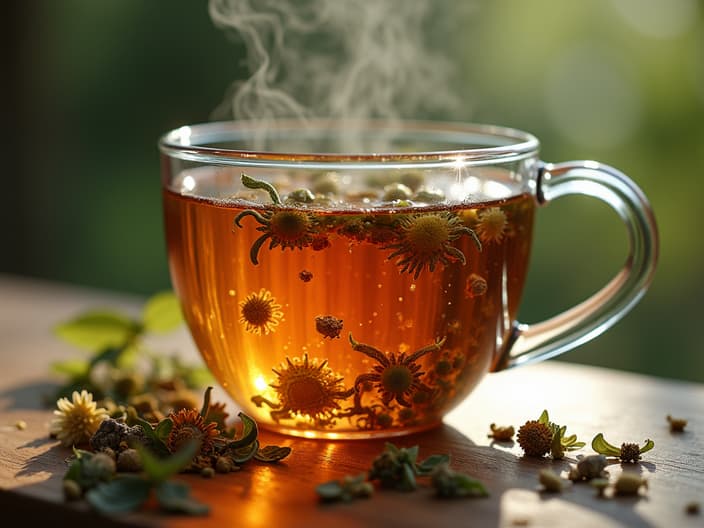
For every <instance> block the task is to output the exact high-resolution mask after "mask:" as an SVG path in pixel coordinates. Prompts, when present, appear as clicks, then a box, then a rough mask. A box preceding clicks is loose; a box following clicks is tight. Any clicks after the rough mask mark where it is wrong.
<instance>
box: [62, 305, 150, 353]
mask: <svg viewBox="0 0 704 528" xmlns="http://www.w3.org/2000/svg"><path fill="white" fill-rule="evenodd" d="M138 331H139V325H138V324H137V323H135V322H134V321H132V320H131V319H130V318H129V317H126V316H124V315H122V314H119V313H115V312H107V311H91V312H86V313H84V314H82V315H79V316H78V317H76V318H75V319H71V320H70V321H67V322H65V323H61V324H59V325H57V326H56V327H55V328H54V332H55V333H56V335H57V336H58V337H60V338H61V339H63V340H64V341H67V342H69V343H71V344H72V345H75V346H77V347H80V348H84V349H87V350H102V349H103V348H106V347H109V346H121V345H124V344H125V342H126V341H127V340H128V339H129V338H130V337H132V336H133V335H135V334H136V333H138Z"/></svg>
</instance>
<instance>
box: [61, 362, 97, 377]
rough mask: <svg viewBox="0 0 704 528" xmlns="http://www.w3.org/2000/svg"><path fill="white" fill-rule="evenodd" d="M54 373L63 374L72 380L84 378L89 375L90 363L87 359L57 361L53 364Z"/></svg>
mask: <svg viewBox="0 0 704 528" xmlns="http://www.w3.org/2000/svg"><path fill="white" fill-rule="evenodd" d="M51 370H52V372H54V373H56V374H63V375H65V376H70V377H71V378H83V377H85V376H87V375H88V371H89V370H90V363H88V361H86V360H85V359H67V360H65V361H55V362H54V363H52V364H51Z"/></svg>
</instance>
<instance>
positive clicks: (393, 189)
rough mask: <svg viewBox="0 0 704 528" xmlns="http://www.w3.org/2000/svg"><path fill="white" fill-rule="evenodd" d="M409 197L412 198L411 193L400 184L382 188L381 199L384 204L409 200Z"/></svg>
mask: <svg viewBox="0 0 704 528" xmlns="http://www.w3.org/2000/svg"><path fill="white" fill-rule="evenodd" d="M411 196H413V191H411V190H410V189H409V188H408V187H407V186H406V185H404V184H402V183H391V184H389V185H387V186H386V187H384V196H383V197H382V199H383V200H384V201H385V202H392V201H394V200H410V198H411Z"/></svg>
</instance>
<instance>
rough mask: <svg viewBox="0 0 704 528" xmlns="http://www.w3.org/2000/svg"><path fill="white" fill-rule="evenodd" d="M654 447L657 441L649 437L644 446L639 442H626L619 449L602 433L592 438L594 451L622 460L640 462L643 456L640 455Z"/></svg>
mask: <svg viewBox="0 0 704 528" xmlns="http://www.w3.org/2000/svg"><path fill="white" fill-rule="evenodd" d="M653 447H655V442H653V441H652V440H650V439H647V440H646V441H645V444H643V446H642V447H639V446H638V444H630V443H625V442H624V443H623V444H621V448H620V449H619V448H618V447H616V446H614V445H612V444H610V443H608V442H607V441H606V440H604V435H603V434H602V433H599V434H598V435H596V436H595V437H594V439H593V440H592V449H593V450H594V451H596V452H597V453H600V454H602V455H606V456H608V457H618V458H620V459H621V462H638V461H639V460H640V458H641V456H640V455H641V454H643V453H645V452H646V451H650V450H651V449H652V448H653Z"/></svg>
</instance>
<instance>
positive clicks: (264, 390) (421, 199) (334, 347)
mask: <svg viewBox="0 0 704 528" xmlns="http://www.w3.org/2000/svg"><path fill="white" fill-rule="evenodd" d="M337 178H338V175H335V174H329V173H328V174H323V175H309V178H308V179H307V180H306V181H305V182H303V183H306V184H307V185H306V187H305V188H303V187H298V188H295V187H294V185H295V184H296V183H301V182H296V181H291V178H282V179H281V182H279V183H276V182H274V184H273V185H272V184H269V183H267V182H265V181H264V180H258V179H256V178H255V177H254V176H244V175H243V176H242V178H241V184H243V186H244V187H243V186H242V185H240V182H239V181H236V182H235V184H233V176H232V174H228V173H223V172H222V171H218V170H216V169H212V170H200V171H189V172H188V173H184V174H183V175H182V176H181V177H180V179H179V180H178V183H177V184H174V185H172V186H171V188H169V189H166V190H165V191H164V210H165V223H166V233H167V242H168V252H169V263H170V268H171V275H172V280H173V284H174V288H175V289H176V291H177V293H178V295H179V297H180V299H181V300H182V304H183V308H184V316H185V318H186V320H187V321H188V325H189V327H190V330H191V333H192V335H193V337H194V339H195V342H196V344H197V346H198V348H199V349H200V351H201V353H202V355H203V358H204V360H205V362H206V364H207V365H208V366H209V368H210V369H211V370H212V372H213V374H214V375H215V377H216V378H217V380H218V381H219V382H220V383H221V384H222V386H223V387H224V388H225V390H227V391H228V392H229V393H230V395H231V396H232V397H233V398H234V399H235V400H236V401H237V402H238V403H239V404H240V405H241V406H242V408H243V410H244V411H245V412H247V413H248V414H250V415H252V416H254V417H255V418H256V420H257V421H258V422H259V423H260V424H262V425H263V426H265V427H268V428H272V429H276V430H279V431H281V432H286V433H290V434H294V435H305V436H314V437H316V436H317V437H330V438H336V437H354V436H374V435H376V434H384V435H389V434H395V433H399V434H400V433H402V432H403V433H406V432H408V431H412V430H421V429H426V428H429V427H432V426H435V425H437V424H438V423H439V421H440V420H441V418H442V416H443V415H444V414H445V413H446V412H447V411H448V409H450V408H451V407H453V406H455V405H456V404H458V403H459V402H460V401H461V400H462V399H463V398H464V397H465V396H466V395H467V394H468V393H469V392H470V391H471V390H472V389H473V388H474V387H475V386H476V385H477V383H478V382H479V381H480V380H481V378H482V377H483V376H484V374H485V373H486V372H487V371H489V370H490V369H491V366H492V362H493V361H494V360H495V359H496V357H495V356H496V352H497V350H499V349H500V348H501V346H502V344H503V343H504V341H505V340H506V339H507V337H508V336H509V334H510V332H511V324H512V321H514V320H515V317H516V312H517V310H518V305H519V300H520V297H521V292H522V290H523V284H524V281H525V277H526V271H527V266H528V259H529V252H530V245H531V234H532V224H533V217H534V212H535V199H534V197H533V196H532V195H530V194H522V193H520V192H517V193H515V194H516V195H514V196H510V194H511V193H510V192H509V193H506V197H503V198H501V199H483V200H478V201H476V202H474V201H472V202H471V203H467V202H466V201H465V202H464V203H462V204H456V205H452V206H447V205H443V206H440V205H438V204H437V202H439V201H442V200H443V198H444V196H443V190H442V188H440V189H439V190H438V189H436V188H433V189H430V188H427V187H425V186H424V182H423V181H422V180H423V178H422V175H418V174H416V175H413V174H410V175H409V174H406V175H403V176H402V177H400V178H399V181H398V182H392V183H388V182H381V183H379V182H374V181H373V178H372V177H369V178H367V183H368V185H367V186H365V187H364V188H355V187H354V186H346V187H345V188H349V189H351V190H349V191H348V192H347V193H346V194H341V193H340V190H339V189H340V187H339V186H338V185H336V183H337V182H336V179H337ZM375 184H376V187H375ZM448 185H449V183H448ZM507 185H508V184H507ZM375 188H379V190H378V191H375V190H374V189H375ZM279 192H281V193H282V194H281V195H280V194H279ZM284 192H286V193H284ZM267 193H268V195H267ZM213 197H216V198H213Z"/></svg>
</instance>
